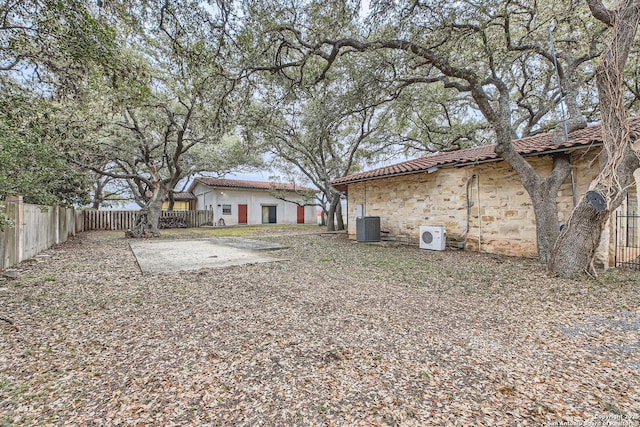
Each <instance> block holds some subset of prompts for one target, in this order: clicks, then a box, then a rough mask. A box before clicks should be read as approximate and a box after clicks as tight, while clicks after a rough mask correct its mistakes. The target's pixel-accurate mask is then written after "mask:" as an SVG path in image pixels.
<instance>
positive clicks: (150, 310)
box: [0, 229, 640, 426]
mask: <svg viewBox="0 0 640 427" xmlns="http://www.w3.org/2000/svg"><path fill="white" fill-rule="evenodd" d="M260 233H261V231H260V230H257V231H256V235H254V236H252V238H258V239H265V240H269V241H273V242H277V243H281V244H284V245H285V246H287V248H286V249H283V250H281V251H279V252H280V253H281V254H282V257H283V258H286V259H287V260H286V261H283V262H278V263H269V264H255V265H245V266H235V267H230V268H226V269H216V270H200V271H197V272H175V273H166V274H161V275H153V276H145V275H142V274H141V273H140V271H139V269H138V267H137V265H136V262H135V259H134V257H133V255H132V254H131V252H130V251H129V250H128V246H127V244H128V242H127V240H125V239H123V238H121V235H120V234H119V233H118V234H117V235H116V234H114V233H104V232H102V233H100V232H94V233H84V234H81V235H79V236H78V237H76V238H74V239H72V240H71V241H70V242H68V243H66V244H63V245H59V246H57V247H56V248H54V249H51V250H49V251H46V252H45V253H44V254H42V255H41V256H39V257H37V258H36V260H35V262H29V263H23V264H21V265H20V266H18V267H17V268H16V269H14V271H15V272H16V273H17V274H15V276H16V277H15V278H14V279H12V280H11V281H7V282H5V283H3V285H2V287H3V291H2V292H0V316H1V317H2V318H6V319H11V321H12V322H13V323H12V324H9V323H8V322H2V323H0V425H3V426H4V425H135V426H147V425H229V426H232V425H233V426H242V425H247V426H253V425H274V426H277V425H283V426H284V425H323V426H342V425H380V426H386V425H390V426H414V425H415V426H419V425H441V426H458V425H459V426H468V425H476V426H490V425H507V426H518V425H521V426H537V425H545V424H546V425H552V423H558V422H566V423H582V424H584V423H585V422H587V421H589V422H592V423H593V424H594V425H598V423H601V425H606V424H605V423H606V422H609V423H611V422H624V423H626V424H625V425H640V354H639V347H640V346H639V343H640V331H639V325H640V310H639V307H640V306H639V299H640V292H639V289H640V276H638V273H635V272H628V271H617V270H611V271H608V272H604V273H602V274H601V276H600V278H599V279H597V280H595V279H588V278H582V279H574V280H564V279H558V278H551V277H548V276H547V275H546V274H545V272H544V269H543V268H542V267H541V266H540V265H539V264H538V263H536V262H535V261H532V260H526V259H517V258H508V257H497V256H492V255H486V254H477V253H470V252H457V251H447V252H430V251H423V250H419V249H418V248H415V247H410V246H395V245H371V244H359V243H355V242H353V241H349V240H348V239H347V238H346V236H344V235H334V234H319V233H310V234H306V235H299V234H296V235H293V234H291V231H290V230H287V229H279V230H277V231H273V232H270V233H263V234H260ZM178 237H179V236H171V238H178ZM556 425H560V424H556Z"/></svg>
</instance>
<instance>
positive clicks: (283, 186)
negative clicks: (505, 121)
mask: <svg viewBox="0 0 640 427" xmlns="http://www.w3.org/2000/svg"><path fill="white" fill-rule="evenodd" d="M198 182H199V183H202V184H204V185H208V186H209V187H224V188H238V189H247V190H266V191H268V190H280V191H282V190H284V191H314V190H313V189H311V188H307V187H303V186H300V185H295V184H290V183H283V182H266V181H245V180H239V179H225V178H196V180H195V181H194V183H193V184H192V186H191V189H192V190H193V186H194V185H195V184H196V183H198Z"/></svg>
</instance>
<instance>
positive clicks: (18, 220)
mask: <svg viewBox="0 0 640 427" xmlns="http://www.w3.org/2000/svg"><path fill="white" fill-rule="evenodd" d="M6 202H7V214H9V212H10V211H13V215H12V216H11V217H10V219H11V220H13V223H14V224H15V225H14V227H13V230H14V233H15V234H14V239H15V242H14V257H13V258H14V263H15V264H18V263H19V262H21V261H22V235H23V234H24V224H23V222H24V201H23V200H22V196H9V197H7V199H6ZM10 205H12V207H13V209H10Z"/></svg>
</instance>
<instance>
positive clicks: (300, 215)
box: [298, 206, 304, 224]
mask: <svg viewBox="0 0 640 427" xmlns="http://www.w3.org/2000/svg"><path fill="white" fill-rule="evenodd" d="M298 224H304V206H298Z"/></svg>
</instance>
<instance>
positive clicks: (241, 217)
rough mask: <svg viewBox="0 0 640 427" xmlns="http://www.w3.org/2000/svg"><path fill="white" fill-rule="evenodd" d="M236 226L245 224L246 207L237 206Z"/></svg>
mask: <svg viewBox="0 0 640 427" xmlns="http://www.w3.org/2000/svg"><path fill="white" fill-rule="evenodd" d="M238 224H247V205H238Z"/></svg>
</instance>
